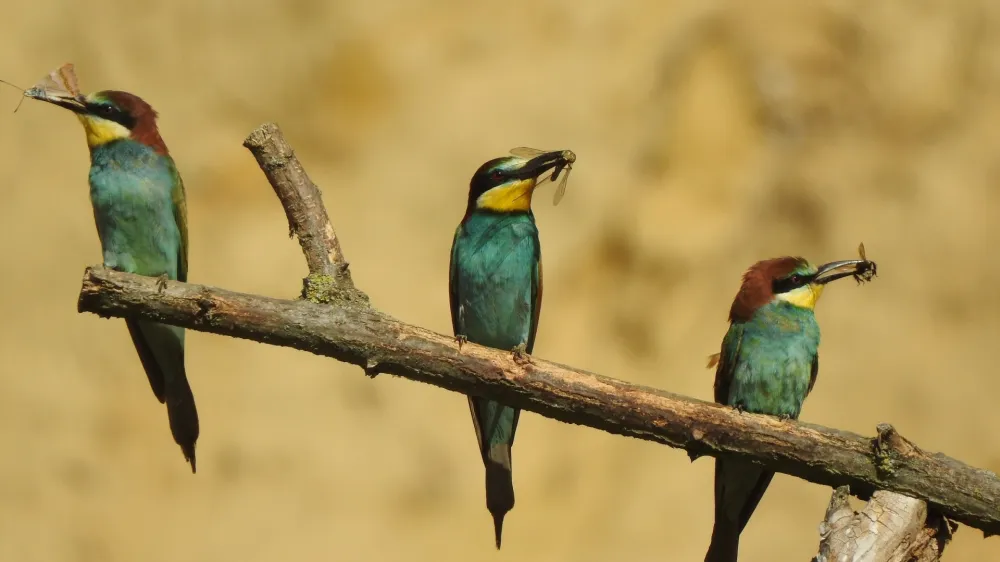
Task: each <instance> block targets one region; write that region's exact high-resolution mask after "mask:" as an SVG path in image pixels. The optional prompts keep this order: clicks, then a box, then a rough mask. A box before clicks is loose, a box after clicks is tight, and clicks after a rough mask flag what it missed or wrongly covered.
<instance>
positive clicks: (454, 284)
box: [448, 225, 465, 337]
mask: <svg viewBox="0 0 1000 562" xmlns="http://www.w3.org/2000/svg"><path fill="white" fill-rule="evenodd" d="M460 232H462V225H458V228H456V229H455V237H454V238H453V239H452V242H451V260H450V261H449V262H448V303H449V305H450V306H451V331H452V333H453V334H455V337H458V336H460V335H462V336H464V335H465V327H464V326H462V322H461V318H460V316H459V315H460V311H459V302H458V279H457V278H456V274H457V273H458V268H457V267H456V262H457V259H458V258H457V257H456V253H457V252H458V235H459V233H460Z"/></svg>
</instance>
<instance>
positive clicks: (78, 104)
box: [24, 88, 87, 113]
mask: <svg viewBox="0 0 1000 562" xmlns="http://www.w3.org/2000/svg"><path fill="white" fill-rule="evenodd" d="M24 95H25V97H29V98H31V99H36V100H40V101H45V102H49V103H51V104H53V105H58V106H59V107H62V108H65V109H68V110H70V111H72V112H74V113H84V112H86V111H87V104H86V103H85V102H84V99H83V96H74V95H73V94H71V93H69V92H66V91H63V90H56V89H49V88H31V89H29V90H27V91H25V92H24Z"/></svg>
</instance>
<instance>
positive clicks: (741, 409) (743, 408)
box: [733, 404, 747, 414]
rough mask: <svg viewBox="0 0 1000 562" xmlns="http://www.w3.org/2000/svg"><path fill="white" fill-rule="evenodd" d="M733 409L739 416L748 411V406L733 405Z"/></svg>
mask: <svg viewBox="0 0 1000 562" xmlns="http://www.w3.org/2000/svg"><path fill="white" fill-rule="evenodd" d="M733 409H734V410H736V413H737V414H742V413H744V412H746V411H747V409H746V406H744V405H743V404H733Z"/></svg>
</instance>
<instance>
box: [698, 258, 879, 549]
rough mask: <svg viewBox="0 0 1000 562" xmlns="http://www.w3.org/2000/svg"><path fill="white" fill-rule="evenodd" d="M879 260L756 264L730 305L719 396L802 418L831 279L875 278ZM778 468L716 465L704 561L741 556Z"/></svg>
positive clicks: (720, 357)
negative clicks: (820, 307)
mask: <svg viewBox="0 0 1000 562" xmlns="http://www.w3.org/2000/svg"><path fill="white" fill-rule="evenodd" d="M872 275H874V263H872V262H868V261H866V260H863V259H862V260H846V261H837V262H832V263H828V264H825V265H822V266H820V267H818V268H817V267H814V266H812V265H810V264H809V262H807V261H806V260H805V259H803V258H795V257H784V258H777V259H771V260H765V261H761V262H758V263H756V264H754V265H753V266H752V267H750V269H748V270H747V271H746V273H745V274H744V275H743V284H742V286H741V287H740V290H739V292H738V293H737V294H736V299H735V300H734V301H733V306H732V308H731V309H730V311H729V322H730V325H729V331H728V332H727V333H726V337H725V338H724V339H723V340H722V351H721V353H720V354H719V355H717V356H712V359H711V360H710V362H709V367H711V366H713V365H714V364H715V363H716V361H717V362H718V367H717V368H716V371H715V401H716V402H717V403H719V404H726V405H729V406H733V407H734V408H736V409H738V410H741V411H747V412H753V413H757V414H770V415H774V416H778V417H781V418H783V419H788V418H798V417H799V412H800V411H801V409H802V403H803V402H804V401H805V399H806V396H807V395H808V394H809V392H810V391H811V390H812V388H813V385H814V384H815V383H816V374H817V373H818V372H819V324H817V323H816V317H815V315H814V314H813V309H814V308H815V306H816V301H818V300H819V297H820V295H821V294H822V292H823V287H824V286H825V285H826V283H829V282H830V281H833V280H835V279H841V278H844V277H850V276H855V277H856V278H858V279H859V281H860V280H862V279H863V280H869V279H870V276H872ZM773 476H774V472H771V471H768V470H766V469H764V468H761V467H760V466H758V465H755V464H753V463H750V462H748V461H742V460H736V459H725V460H723V459H719V460H717V461H716V463H715V527H714V529H713V530H712V543H711V545H710V546H709V548H708V554H706V556H705V562H736V557H737V552H738V550H739V541H740V533H741V532H743V528H744V527H746V524H747V522H748V521H749V520H750V516H751V515H752V514H753V512H754V509H756V508H757V504H758V503H759V502H760V499H761V497H762V496H763V495H764V491H765V490H766V489H767V486H768V484H770V482H771V478H772V477H773Z"/></svg>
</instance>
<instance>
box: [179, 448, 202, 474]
mask: <svg viewBox="0 0 1000 562" xmlns="http://www.w3.org/2000/svg"><path fill="white" fill-rule="evenodd" d="M181 451H182V452H183V453H184V460H186V461H187V462H189V463H191V474H198V463H197V461H196V460H195V456H194V443H192V444H191V445H189V446H184V445H181Z"/></svg>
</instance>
